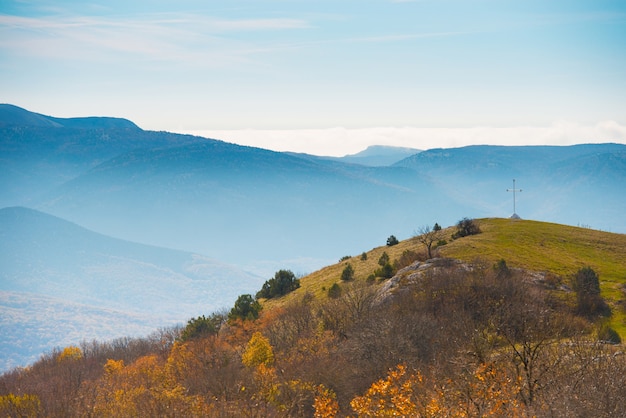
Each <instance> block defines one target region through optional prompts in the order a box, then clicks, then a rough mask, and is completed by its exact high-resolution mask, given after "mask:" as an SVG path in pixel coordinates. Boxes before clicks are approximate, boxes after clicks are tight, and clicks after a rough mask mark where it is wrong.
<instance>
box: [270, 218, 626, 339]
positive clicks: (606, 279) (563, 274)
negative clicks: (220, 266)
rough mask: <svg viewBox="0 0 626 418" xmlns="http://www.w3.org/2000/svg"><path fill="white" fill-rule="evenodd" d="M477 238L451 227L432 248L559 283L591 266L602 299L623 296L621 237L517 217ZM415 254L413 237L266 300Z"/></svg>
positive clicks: (324, 286) (625, 240)
mask: <svg viewBox="0 0 626 418" xmlns="http://www.w3.org/2000/svg"><path fill="white" fill-rule="evenodd" d="M475 222H476V223H477V224H478V225H479V227H480V229H481V233H480V234H476V235H471V236H468V237H465V238H463V239H458V240H453V239H452V238H451V237H452V234H453V233H454V231H455V229H454V227H450V228H447V229H446V230H444V231H443V237H444V239H445V240H446V244H445V245H442V246H440V247H438V248H437V253H438V256H439V257H447V258H454V259H459V260H463V261H466V262H475V261H479V260H480V261H482V262H485V263H487V264H489V265H494V264H496V263H497V262H498V261H499V260H505V261H506V263H507V265H508V266H509V267H512V268H521V269H526V270H530V271H534V272H540V273H545V274H546V275H547V277H548V278H551V279H552V280H553V281H555V282H558V284H565V285H567V286H569V285H570V283H569V280H570V278H571V277H572V276H573V275H574V273H576V271H577V270H579V269H580V268H582V267H586V266H589V267H592V268H593V269H594V270H595V271H596V272H597V273H598V275H599V276H600V284H601V289H602V295H603V297H605V298H606V299H607V300H608V301H609V302H610V303H612V304H613V305H615V307H616V308H617V305H618V304H619V302H620V301H621V300H622V299H623V298H624V288H625V287H626V234H614V233H609V232H603V231H597V230H593V229H589V228H581V227H573V226H567V225H560V224H554V223H547V222H537V221H529V220H521V219H501V218H489V219H477V220H475ZM406 252H414V253H416V255H417V257H418V258H420V259H425V258H426V254H425V248H424V245H423V244H422V243H421V242H419V240H418V239H416V238H415V237H413V238H411V239H407V240H404V241H402V242H400V243H399V244H398V245H394V246H380V247H377V248H373V249H371V250H370V251H368V252H366V253H365V254H366V255H367V257H366V259H365V260H363V259H362V254H359V255H356V256H352V257H349V258H346V260H343V261H341V262H339V263H337V264H334V265H331V266H327V267H325V268H323V269H321V270H319V271H317V272H314V273H312V274H309V275H308V276H306V277H304V278H302V279H301V281H300V284H301V287H300V289H298V290H297V291H295V292H293V294H291V295H288V296H287V297H285V298H282V299H278V300H269V301H266V302H265V303H266V305H267V306H269V307H274V306H276V305H283V304H285V303H289V302H291V299H294V298H298V297H301V295H303V294H305V293H312V294H314V295H315V296H316V297H324V296H325V294H326V292H327V290H328V289H329V288H330V287H331V286H332V285H333V284H334V283H341V280H340V278H341V272H342V270H343V269H344V268H345V266H346V265H347V264H350V265H351V266H352V267H353V268H354V270H355V274H354V277H355V279H356V280H366V279H367V277H369V276H370V275H371V274H372V273H373V272H374V271H375V270H376V269H377V268H379V267H380V266H379V265H378V260H379V259H380V257H381V256H382V254H383V253H387V254H388V255H389V258H390V259H391V260H399V259H400V258H401V257H402V254H403V253H406ZM614 316H615V317H614V321H613V325H614V326H615V327H616V328H618V329H619V330H620V334H621V335H622V336H623V337H626V323H625V320H626V317H625V316H624V315H623V313H622V311H621V310H620V309H615V310H614Z"/></svg>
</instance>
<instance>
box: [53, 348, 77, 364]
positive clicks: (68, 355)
mask: <svg viewBox="0 0 626 418" xmlns="http://www.w3.org/2000/svg"><path fill="white" fill-rule="evenodd" d="M82 358H83V350H81V349H80V347H76V346H73V345H70V346H69V347H65V348H64V349H63V351H61V353H60V354H59V357H57V361H58V362H59V363H60V362H62V361H67V360H80V359H82Z"/></svg>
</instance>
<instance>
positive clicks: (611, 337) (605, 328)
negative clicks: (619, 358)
mask: <svg viewBox="0 0 626 418" xmlns="http://www.w3.org/2000/svg"><path fill="white" fill-rule="evenodd" d="M598 340H599V341H606V342H607V343H611V344H620V343H621V342H622V339H621V337H620V336H619V334H618V333H617V331H615V330H614V329H613V328H611V327H610V326H609V324H608V323H606V322H605V323H603V324H602V325H601V326H600V329H599V330H598Z"/></svg>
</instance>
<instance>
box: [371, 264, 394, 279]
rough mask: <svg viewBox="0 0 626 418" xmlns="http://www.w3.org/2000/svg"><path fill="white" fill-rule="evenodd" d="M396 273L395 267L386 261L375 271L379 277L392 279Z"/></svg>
mask: <svg viewBox="0 0 626 418" xmlns="http://www.w3.org/2000/svg"><path fill="white" fill-rule="evenodd" d="M395 273H396V272H395V269H394V268H393V266H392V265H391V264H390V263H386V264H385V265H384V266H382V267H381V268H379V269H378V270H376V272H375V274H376V276H377V277H382V278H384V279H391V278H392V277H393V275H394V274H395Z"/></svg>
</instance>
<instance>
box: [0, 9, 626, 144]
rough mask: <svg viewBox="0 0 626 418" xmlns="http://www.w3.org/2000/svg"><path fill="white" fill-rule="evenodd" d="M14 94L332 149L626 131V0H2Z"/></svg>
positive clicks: (80, 109) (171, 127)
mask: <svg viewBox="0 0 626 418" xmlns="http://www.w3.org/2000/svg"><path fill="white" fill-rule="evenodd" d="M0 102H5V103H12V104H15V105H18V106H22V107H25V108H27V109H29V110H33V111H36V112H39V113H44V114H51V115H54V116H62V117H70V116H88V115H107V116H120V117H126V118H128V119H131V120H133V121H134V122H136V123H137V124H138V125H139V126H141V127H142V128H144V129H152V130H167V131H174V132H197V133H203V134H205V135H208V136H213V137H218V138H221V139H226V140H231V141H234V142H239V143H245V144H249V145H258V146H262V147H266V148H271V149H278V150H293V151H308V152H312V153H320V154H329V155H342V154H345V153H348V152H356V151H358V150H360V149H362V148H365V146H367V145H371V144H373V143H383V144H390V145H402V146H412V147H414V148H432V147H435V146H457V145H465V144H469V143H511V144H513V143H515V144H517V143H528V144H535V143H555V144H567V143H579V142H605V141H613V142H626V2H624V1H604V0H590V1H577V0H540V1H536V0H518V1H507V0H416V1H399V0H397V1H392V0H380V1H373V0H372V1H366V0H361V1H356V0H354V1H341V0H339V1H338V0H334V1H325V0H310V1H307V0H275V1H265V0H249V1H240V0H228V1H219V2H218V1H210V0H209V1H207V0H204V1H191V0H182V1H158V0H156V1H129V0H123V1H117V0H114V1H112V0H107V1H104V0H103V1H84V0H81V1H47V0H40V1H29V0H3V1H2V3H0Z"/></svg>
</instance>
